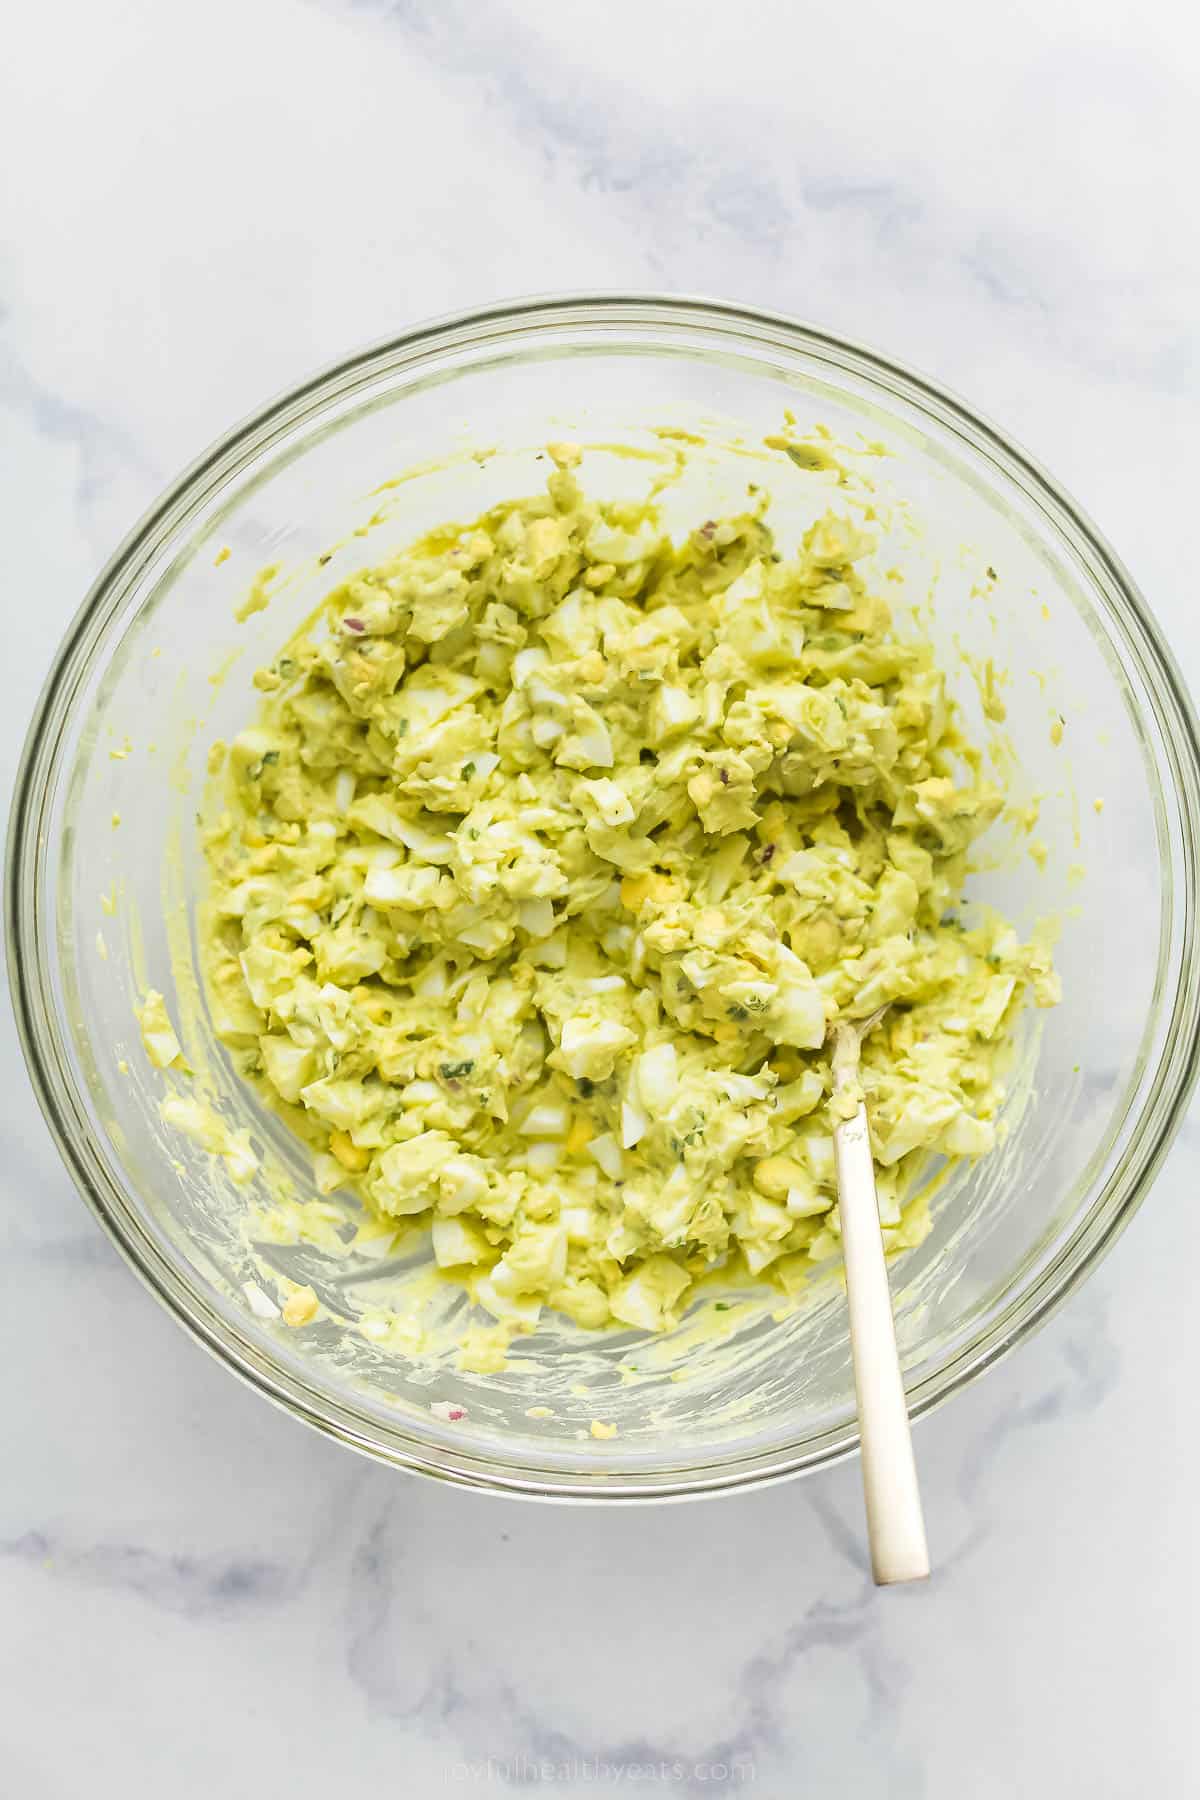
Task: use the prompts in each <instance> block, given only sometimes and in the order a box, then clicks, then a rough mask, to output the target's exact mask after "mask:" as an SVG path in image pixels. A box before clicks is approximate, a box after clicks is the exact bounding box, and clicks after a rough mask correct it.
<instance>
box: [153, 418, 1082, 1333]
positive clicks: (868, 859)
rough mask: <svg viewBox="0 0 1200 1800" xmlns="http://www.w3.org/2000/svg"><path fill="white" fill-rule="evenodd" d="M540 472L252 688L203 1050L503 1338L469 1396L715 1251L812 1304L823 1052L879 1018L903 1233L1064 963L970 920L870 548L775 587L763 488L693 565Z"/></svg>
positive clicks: (961, 766) (950, 745) (948, 741)
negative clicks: (535, 481) (530, 1346)
mask: <svg viewBox="0 0 1200 1800" xmlns="http://www.w3.org/2000/svg"><path fill="white" fill-rule="evenodd" d="M800 448H812V454H813V455H821V456H824V455H825V454H826V452H825V451H824V450H823V449H822V448H820V447H799V446H795V445H791V446H789V453H790V452H791V451H795V450H797V449H800ZM553 454H554V456H555V460H556V462H557V465H558V466H557V467H556V470H555V472H554V474H553V475H552V476H551V479H550V481H549V483H548V491H547V493H546V494H545V495H544V496H541V497H538V498H534V499H528V500H522V501H517V502H513V503H511V504H509V505H505V506H502V507H498V508H496V509H494V510H493V511H492V512H490V513H488V514H486V515H485V516H484V517H483V518H482V519H480V520H479V521H477V522H476V524H474V525H472V526H469V527H464V528H458V527H447V528H446V529H444V530H443V531H441V532H438V533H435V534H432V535H431V536H430V537H428V538H426V539H424V540H422V542H421V543H419V544H417V545H415V546H414V547H413V548H412V549H410V550H409V551H407V552H405V553H404V554H403V555H401V556H399V557H396V558H394V559H393V560H392V561H390V562H388V563H385V564H383V565H381V566H380V567H378V568H375V569H371V570H367V571H364V572H363V573H362V574H360V575H359V576H357V577H355V578H354V579H352V580H351V581H349V582H347V583H345V584H344V585H343V586H341V587H339V588H338V589H336V590H335V591H334V592H333V593H332V594H331V595H330V596H329V598H328V600H327V601H326V603H325V604H324V606H323V607H322V608H321V610H320V613H319V615H318V616H317V618H316V619H314V621H312V622H311V623H310V625H309V627H308V628H307V629H306V630H305V631H304V632H303V633H302V634H301V635H300V636H299V637H298V638H297V639H295V640H293V641H292V642H291V643H290V644H288V645H287V646H286V647H285V648H284V649H283V650H282V651H281V652H280V654H279V656H278V657H277V658H276V659H275V661H274V662H273V663H272V664H271V665H270V666H269V667H268V668H266V669H264V670H262V671H260V673H259V676H258V677H257V682H256V684H257V686H258V687H259V688H260V689H261V690H262V691H263V692H264V694H265V696H266V698H265V699H264V702H263V704H262V707H261V710H260V713H259V716H258V718H257V719H256V721H255V722H254V723H253V724H252V725H251V726H250V727H249V728H248V729H247V730H245V731H243V732H242V733H241V734H240V735H239V736H238V737H237V738H236V739H235V741H234V742H233V744H232V745H231V746H230V749H229V753H228V756H227V758H224V761H225V767H226V779H227V782H228V792H227V810H226V811H225V812H224V813H223V815H222V816H221V818H220V820H219V822H218V823H217V825H216V826H215V828H214V829H211V830H210V831H209V832H208V833H207V836H206V851H207V855H208V859H209V863H210V868H211V876H212V880H211V891H210V894H209V897H208V902H207V905H206V916H205V958H206V965H207V975H208V981H209V992H210V1002H211V1006H212V1012H213V1018H214V1023H215V1026H216V1029H217V1031H218V1034H219V1036H220V1037H221V1038H222V1040H223V1041H224V1042H225V1043H226V1044H227V1045H228V1046H229V1048H230V1050H231V1051H232V1053H233V1055H234V1058H235V1061H236V1063H237V1065H238V1067H239V1069H240V1071H241V1072H242V1073H243V1074H244V1075H245V1076H246V1077H247V1078H248V1079H250V1080H252V1081H253V1082H255V1083H256V1084H257V1086H258V1087H259V1089H260V1091H261V1092H263V1093H264V1094H265V1095H266V1096H267V1097H268V1098H269V1099H270V1100H271V1101H272V1102H273V1103H274V1104H275V1105H276V1106H277V1107H278V1108H279V1109H280V1110H281V1111H282V1112H283V1114H284V1116H285V1117H286V1118H287V1119H288V1121H289V1123H290V1124H292V1126H293V1127H294V1128H295V1129H296V1131H297V1132H298V1133H299V1134H300V1135H301V1136H302V1137H303V1138H304V1139H305V1141H306V1142H307V1143H308V1144H309V1145H310V1146H311V1148H312V1150H313V1152H314V1159H315V1171H316V1179H317V1184H318V1186H319V1188H320V1189H321V1190H322V1191H323V1192H325V1193H329V1194H332V1193H334V1192H335V1190H337V1189H339V1188H350V1189H352V1190H354V1191H355V1192H357V1193H358V1194H359V1195H360V1196H361V1198H362V1199H363V1200H364V1202H365V1203H366V1205H367V1207H368V1208H369V1209H370V1212H371V1213H372V1215H374V1217H376V1218H377V1219H378V1220H379V1221H380V1226H379V1229H381V1230H386V1231H387V1232H388V1233H389V1234H390V1232H391V1230H392V1229H394V1228H396V1227H398V1226H399V1225H401V1224H406V1223H409V1222H423V1223H429V1224H431V1226H432V1238H433V1248H434V1254H435V1257H436V1260H437V1263H438V1265H439V1266H440V1267H441V1268H442V1269H443V1270H445V1271H448V1272H449V1273H450V1275H451V1277H452V1278H454V1279H457V1280H460V1281H461V1282H462V1283H463V1285H464V1286H465V1287H467V1288H468V1289H469V1291H470V1293H471V1295H472V1297H473V1298H474V1299H475V1300H476V1301H477V1302H478V1303H479V1304H480V1305H481V1306H482V1307H483V1308H484V1309H485V1310H486V1312H487V1313H489V1314H491V1316H492V1317H493V1318H494V1319H495V1320H497V1321H498V1322H499V1325H500V1326H501V1327H502V1328H503V1329H501V1330H498V1331H491V1332H489V1329H488V1328H487V1327H480V1326H478V1325H476V1326H474V1327H472V1330H473V1332H474V1334H475V1340H477V1341H473V1342H472V1343H471V1344H469V1345H468V1347H467V1355H468V1358H469V1359H470V1360H471V1361H472V1366H476V1367H478V1366H480V1365H481V1363H482V1364H486V1363H489V1362H490V1361H491V1360H492V1359H494V1358H495V1357H497V1356H499V1358H500V1360H501V1362H502V1359H503V1341H504V1334H505V1330H511V1329H513V1328H528V1327H529V1326H531V1325H532V1324H533V1323H534V1322H535V1321H536V1319H537V1317H538V1313H539V1310H540V1309H541V1307H542V1306H544V1305H546V1306H549V1307H551V1308H553V1309H556V1310H557V1311H559V1312H561V1313H564V1314H566V1315H568V1316H569V1317H570V1318H572V1319H574V1320H575V1321H577V1322H578V1323H580V1324H582V1325H585V1326H590V1327H597V1326H603V1325H608V1324H614V1323H615V1324H623V1325H627V1326H636V1327H639V1328H643V1329H648V1330H660V1329H663V1328H666V1327H669V1326H671V1325H673V1324H674V1323H675V1321H676V1320H677V1319H678V1318H679V1316H680V1314H681V1312H682V1310H683V1308H684V1307H685V1306H686V1305H687V1303H688V1301H689V1299H690V1297H692V1296H693V1295H694V1293H695V1284H696V1282H697V1281H700V1280H702V1279H704V1277H705V1276H706V1275H708V1274H710V1273H712V1272H713V1271H715V1270H717V1269H720V1268H721V1267H723V1266H728V1265H729V1263H730V1260H731V1259H737V1260H738V1261H739V1262H740V1263H741V1264H744V1266H745V1267H746V1268H747V1269H748V1270H749V1272H750V1273H751V1274H753V1275H755V1276H760V1277H762V1278H763V1279H766V1280H770V1281H772V1282H774V1283H775V1284H776V1285H777V1286H778V1287H780V1288H781V1289H782V1290H783V1292H784V1293H787V1294H792V1293H795V1292H796V1291H797V1289H798V1287H799V1286H800V1285H801V1283H802V1282H803V1281H804V1280H805V1279H806V1277H807V1276H809V1275H811V1274H812V1272H813V1271H814V1269H815V1268H817V1267H819V1266H820V1265H821V1264H822V1263H827V1262H829V1261H830V1260H831V1259H833V1258H835V1257H836V1256H837V1254H838V1252H839V1249H840V1240H839V1230H838V1220H837V1209H836V1205H835V1192H834V1173H833V1157H832V1128H833V1125H834V1123H835V1121H836V1117H837V1110H838V1101H837V1100H836V1099H835V1098H834V1096H833V1079H832V1041H833V1031H834V1028H835V1027H836V1026H837V1025H838V1024H839V1023H840V1022H846V1021H851V1022H853V1021H862V1020H864V1019H866V1018H867V1017H868V1015H870V1014H873V1013H874V1012H876V1011H877V1010H878V1009H879V1008H880V1007H884V1006H886V1007H887V1008H888V1011H887V1013H886V1014H885V1015H884V1017H883V1019H882V1021H881V1022H880V1023H879V1025H878V1026H877V1027H876V1028H875V1030H874V1031H873V1032H872V1033H871V1034H870V1035H869V1036H868V1037H867V1039H866V1041H865V1043H864V1046H863V1054H862V1066H861V1069H860V1071H859V1074H858V1077H857V1079H858V1081H859V1082H860V1083H861V1089H862V1091H863V1093H864V1095H865V1098H866V1101H867V1105H868V1109H869V1112H870V1117H871V1126H872V1137H873V1142H874V1146H875V1152H876V1160H877V1165H878V1173H879V1186H880V1206H881V1218H882V1221H883V1224H884V1227H885V1237H886V1239H887V1241H888V1244H889V1248H892V1249H897V1248H901V1247H904V1246H906V1245H909V1244H913V1243H917V1242H919V1241H920V1239H921V1237H922V1236H923V1235H924V1233H925V1231H926V1230H927V1229H928V1197H927V1195H923V1196H922V1198H921V1199H920V1200H919V1201H918V1202H916V1203H914V1204H913V1205H911V1206H908V1207H907V1208H906V1207H905V1204H904V1202H905V1197H906V1195H907V1193H908V1191H909V1189H910V1187H911V1185H912V1178H913V1176H914V1175H915V1173H916V1172H917V1169H918V1167H919V1165H920V1164H921V1163H922V1162H923V1161H924V1160H925V1159H927V1157H928V1155H929V1153H930V1152H936V1153H940V1154H943V1155H947V1156H951V1157H953V1156H960V1155H978V1154H981V1153H983V1152H985V1151H987V1150H988V1149H990V1148H991V1146H992V1143H993V1141H994V1135H995V1125H994V1121H995V1118H996V1115H997V1113H998V1110H999V1107H1000V1104H1001V1100H1002V1097H1003V1089H1002V1076H1003V1069H1004V1062H1005V1057H1006V1054H1007V1051H1008V1048H1009V1045H1010V1041H1011V1032H1012V1026H1013V1023H1014V1019H1015V1015H1016V1012H1017V1010H1018V1009H1019V1007H1020V1006H1021V1004H1022V1001H1023V999H1024V998H1025V996H1026V995H1031V996H1032V998H1033V999H1034V1000H1035V1001H1037V1002H1038V1003H1039V1004H1052V1003H1053V1001H1054V1000H1055V998H1056V997H1057V983H1056V978H1055V976H1054V973H1053V969H1052V967H1051V962H1050V957H1049V953H1048V949H1047V947H1046V945H1045V944H1044V943H1043V942H1041V941H1040V940H1039V941H1034V942H1031V943H1025V944H1022V943H1020V942H1019V941H1018V939H1017V936H1016V934H1015V932H1013V931H1012V930H1011V928H1009V927H1008V926H1007V925H1006V924H1005V923H1004V922H1003V921H1002V920H999V919H992V920H988V921H986V922H985V923H984V924H982V925H977V926H975V927H974V928H973V929H970V930H968V929H965V928H964V926H963V925H962V923H961V921H960V920H959V918H958V916H957V908H958V906H959V903H960V901H961V897H962V889H963V883H964V880H965V877H966V872H967V852H968V849H969V847H970V845H971V844H972V843H973V841H974V840H975V839H976V837H977V836H978V835H979V834H980V833H981V832H982V831H984V830H985V829H986V827H987V826H988V824H989V823H990V822H991V821H992V820H993V819H994V818H995V817H996V815H997V814H998V812H999V811H1000V809H1001V805H1002V795H1001V794H1000V793H999V792H998V791H996V790H995V789H994V788H993V787H991V786H990V785H989V784H988V783H987V782H986V781H985V780H984V779H983V778H982V776H981V774H980V766H981V763H980V758H979V757H978V756H977V755H976V754H974V752H973V751H972V749H971V747H970V746H969V745H968V744H967V743H966V742H965V741H964V739H963V737H962V734H961V728H960V725H959V722H958V716H957V713H956V709H955V707H954V704H953V702H952V701H951V700H950V699H949V697H948V696H947V693H946V690H945V684H944V681H943V677H942V674H941V672H940V671H939V670H938V669H937V668H936V667H935V665H934V659H933V654H932V651H931V650H930V648H929V647H928V646H927V645H926V644H924V643H921V642H919V641H913V640H911V639H908V640H902V639H900V638H899V637H898V636H897V635H896V634H895V633H894V632H893V630H892V625H891V615H890V612H889V608H888V606H887V605H886V604H885V602H884V601H883V600H882V599H881V598H880V597H879V596H878V595H877V594H874V593H872V592H870V591H869V589H868V585H867V583H866V582H865V580H864V578H863V576H862V574H861V573H860V570H859V567H858V565H859V564H860V563H861V562H862V561H863V559H864V557H865V556H866V554H867V553H868V552H869V550H870V548H871V542H870V539H869V537H868V536H867V535H866V533H865V532H864V531H863V529H862V527H861V525H858V524H852V523H851V522H850V521H849V519H847V518H846V517H843V516H841V515H839V514H838V513H837V512H830V513H828V514H826V515H825V516H824V517H822V518H821V519H819V520H818V521H817V522H816V524H814V526H813V527H812V528H811V529H810V531H809V532H808V533H807V535H806V537H805V539H804V543H803V546H802V549H801V551H800V553H799V554H798V555H797V556H796V557H794V558H792V559H789V560H786V561H785V560H782V559H780V557H779V554H778V552H777V550H776V548H775V545H774V541H773V538H772V535H771V533H770V530H769V529H768V527H767V525H766V523H765V520H764V517H763V513H764V511H765V496H762V495H760V496H759V497H758V498H757V499H756V501H755V504H754V506H753V507H752V509H751V510H749V511H747V512H746V513H744V514H742V515H740V516H738V517H736V518H728V519H721V520H702V521H700V522H699V523H698V525H697V528H696V529H695V531H694V532H693V533H692V534H691V535H690V536H689V537H688V538H687V540H686V541H684V542H682V543H676V544H673V543H671V542H669V541H668V540H667V539H666V537H665V536H664V534H663V532H662V529H661V527H660V525H659V523H658V518H657V514H656V512H655V510H654V507H653V505H651V504H645V505H642V506H638V507H631V506H627V505H624V506H623V505H611V504H608V505H603V506H598V505H596V504H594V503H592V502H590V501H589V500H588V499H587V497H586V496H585V495H584V494H583V493H582V492H581V490H580V487H579V485H578V483H577V481H576V479H575V476H574V474H573V472H572V466H573V463H574V460H575V458H574V454H573V452H572V451H571V450H570V448H569V447H567V446H556V447H554V450H553ZM800 466H801V467H804V468H808V467H810V466H813V465H810V464H809V463H806V462H801V464H800ZM822 466H823V465H822ZM273 573H274V572H273ZM992 691H993V693H994V692H995V689H994V687H993V690H992ZM996 710H997V711H998V710H999V708H997V709H996ZM221 751H223V746H222V747H221ZM221 751H218V753H217V754H216V755H215V756H214V759H213V762H214V765H215V766H219V764H220V762H221V761H222V755H221ZM157 999H158V997H157V996H152V997H150V1000H148V1006H150V1005H151V1002H152V1001H154V1000H157ZM164 1018H165V1014H164ZM143 1027H144V1032H145V1034H146V1036H147V1046H148V1048H149V1047H150V1045H151V1043H153V1044H154V1049H153V1050H152V1051H151V1054H152V1056H153V1057H154V1059H155V1060H156V1061H157V1060H158V1056H159V1055H163V1056H164V1057H165V1061H163V1062H160V1063H159V1066H160V1067H161V1066H168V1065H169V1063H170V1062H171V1061H172V1060H173V1058H172V1057H166V1052H167V1050H169V1049H170V1045H169V1043H168V1041H167V1039H166V1038H165V1037H164V1036H163V1035H162V1032H163V1019H160V1018H159V1015H158V1011H157V1007H153V1006H152V1007H151V1011H150V1013H149V1016H148V1018H147V1016H146V1012H145V1009H143ZM165 1029H166V1031H168V1032H169V1031H170V1029H171V1028H170V1024H169V1021H166V1025H165ZM175 1051H176V1052H178V1043H177V1042H176V1043H175ZM177 1110H186V1108H183V1109H177ZM173 1122H175V1123H177V1124H179V1125H180V1126H182V1128H183V1129H185V1130H187V1129H189V1125H190V1128H191V1131H192V1135H196V1136H199V1135H200V1133H201V1132H202V1131H203V1130H205V1129H206V1128H208V1129H210V1128H209V1127H206V1126H205V1124H204V1121H203V1118H202V1116H201V1115H200V1114H199V1113H197V1116H196V1117H195V1118H191V1117H190V1115H189V1119H188V1120H185V1119H184V1118H183V1117H179V1118H178V1119H175V1120H174V1121H173ZM240 1135H241V1134H238V1136H239V1138H240ZM242 1148H243V1146H242V1145H241V1144H240V1143H239V1142H236V1141H234V1140H233V1139H232V1138H230V1141H229V1142H228V1143H225V1142H222V1144H220V1145H216V1144H214V1145H213V1149H214V1150H215V1151H216V1153H217V1154H220V1155H222V1156H224V1157H225V1159H226V1161H227V1163H228V1164H229V1166H230V1167H231V1169H232V1168H233V1167H234V1164H235V1163H236V1162H237V1160H238V1157H239V1154H240V1152H241V1150H242ZM307 1305H308V1303H307V1301H305V1302H303V1303H302V1306H296V1307H293V1312H298V1311H300V1310H304V1309H306V1308H307ZM285 1312H286V1309H285ZM288 1322H289V1323H291V1322H293V1321H292V1320H289V1321H288ZM294 1322H296V1323H302V1322H304V1321H303V1320H301V1319H299V1318H297V1319H296V1320H295V1321H294ZM394 1328H395V1327H394V1323H389V1322H387V1321H385V1320H383V1319H381V1320H380V1323H379V1330H380V1331H381V1332H387V1333H391V1332H392V1331H393V1330H394ZM364 1329H366V1326H365V1324H364ZM495 1366H500V1364H499V1363H496V1364H495Z"/></svg>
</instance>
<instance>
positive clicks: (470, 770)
mask: <svg viewBox="0 0 1200 1800" xmlns="http://www.w3.org/2000/svg"><path fill="white" fill-rule="evenodd" d="M474 773H475V764H474V763H473V762H469V763H464V764H463V772H462V778H463V780H464V781H470V779H471V777H472V775H473V774H474Z"/></svg>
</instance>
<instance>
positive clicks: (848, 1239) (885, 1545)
mask: <svg viewBox="0 0 1200 1800" xmlns="http://www.w3.org/2000/svg"><path fill="white" fill-rule="evenodd" d="M833 1141H834V1151H835V1154H836V1160H837V1178H838V1211H839V1214H840V1217H841V1222H842V1250H843V1252H844V1255H845V1260H846V1293H847V1297H848V1299H849V1303H850V1347H851V1350H852V1351H853V1355H854V1385H855V1389H856V1391H857V1394H858V1422H859V1434H860V1441H861V1445H862V1472H863V1490H864V1493H865V1497H866V1503H867V1537H868V1539H869V1542H870V1546H871V1570H872V1573H873V1575H874V1577H875V1580H876V1582H877V1583H878V1584H879V1585H880V1586H884V1585H886V1584H888V1583H890V1582H897V1581H920V1580H922V1579H923V1578H924V1577H925V1576H927V1575H928V1574H929V1550H928V1547H927V1545H926V1542H925V1519H924V1515H923V1513H922V1511H921V1493H920V1489H919V1488H918V1486H917V1467H916V1463H915V1461H914V1459H913V1447H912V1433H911V1431H910V1429H909V1422H908V1406H907V1403H906V1401H905V1398H904V1381H903V1378H902V1377H901V1374H900V1358H899V1356H898V1354H897V1351H896V1327H895V1322H894V1320H893V1318H892V1296H891V1291H890V1289H889V1287H888V1278H887V1263H886V1261H885V1259H884V1254H883V1239H882V1237H881V1236H880V1232H879V1206H878V1201H877V1199H876V1195H875V1164H874V1160H873V1158H872V1155H871V1139H870V1134H869V1132H868V1129H867V1113H866V1108H865V1107H863V1106H859V1108H858V1110H857V1112H856V1113H854V1114H853V1116H852V1117H851V1118H849V1119H845V1120H843V1122H842V1123H841V1124H840V1125H838V1126H837V1127H836V1129H835V1131H834V1134H833Z"/></svg>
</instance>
